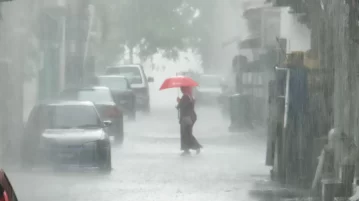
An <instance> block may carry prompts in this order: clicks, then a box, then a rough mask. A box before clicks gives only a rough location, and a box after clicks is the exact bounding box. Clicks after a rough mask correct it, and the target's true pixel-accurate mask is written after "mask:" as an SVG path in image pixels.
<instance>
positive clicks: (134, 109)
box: [128, 107, 136, 120]
mask: <svg viewBox="0 0 359 201" xmlns="http://www.w3.org/2000/svg"><path fill="white" fill-rule="evenodd" d="M128 118H129V119H130V120H136V108H135V107H134V108H132V110H131V111H130V113H129V114H128Z"/></svg>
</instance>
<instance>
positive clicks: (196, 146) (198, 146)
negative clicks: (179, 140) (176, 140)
mask: <svg viewBox="0 0 359 201" xmlns="http://www.w3.org/2000/svg"><path fill="white" fill-rule="evenodd" d="M193 126H194V124H192V125H191V126H190V130H189V133H190V134H189V135H190V142H191V149H193V150H196V152H197V154H199V153H200V152H201V148H202V145H201V144H199V142H198V141H197V139H196V137H194V135H193Z"/></svg>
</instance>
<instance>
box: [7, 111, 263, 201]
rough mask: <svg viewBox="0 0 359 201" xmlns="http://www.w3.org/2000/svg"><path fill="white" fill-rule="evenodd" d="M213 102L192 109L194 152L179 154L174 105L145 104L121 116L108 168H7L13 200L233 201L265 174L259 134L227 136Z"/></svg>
mask: <svg viewBox="0 0 359 201" xmlns="http://www.w3.org/2000/svg"><path fill="white" fill-rule="evenodd" d="M218 114H219V111H218V110H217V109H216V108H211V109H209V108H201V109H198V116H199V121H198V122H197V125H196V126H195V135H196V137H197V138H198V140H199V141H200V143H202V144H203V146H204V149H203V152H202V153H201V154H200V155H195V153H193V154H192V156H189V157H181V156H180V146H179V131H178V127H179V126H178V123H177V119H176V110H175V109H172V108H160V109H159V108H153V111H152V113H151V115H149V116H145V115H142V114H140V115H139V116H138V120H137V121H136V122H126V123H127V124H126V126H127V127H126V128H125V131H126V137H125V142H124V145H123V146H122V147H117V146H113V152H112V161H113V162H112V163H113V165H112V166H113V171H112V172H111V173H110V174H108V175H106V174H100V173H97V172H66V173H53V172H45V173H44V172H37V173H28V172H26V173H25V172H21V173H20V172H11V170H8V171H9V177H10V179H11V181H13V185H14V187H15V189H16V192H17V194H18V197H19V199H21V200H39V201H42V200H44V201H45V200H52V201H57V200H64V199H66V200H76V201H80V200H106V201H110V200H119V199H120V200H125V201H127V200H187V201H191V200H193V201H194V200H195V201H201V200H238V199H247V194H248V190H249V189H250V188H251V186H252V184H253V182H254V181H255V180H256V179H257V178H258V175H261V177H265V175H268V170H267V168H266V167H265V166H264V165H263V164H264V155H263V153H265V152H264V150H265V146H264V145H265V141H264V139H265V138H264V137H263V134H262V133H253V132H243V133H235V134H229V133H228V132H227V125H228V123H226V121H225V120H223V119H222V117H221V116H220V115H218Z"/></svg>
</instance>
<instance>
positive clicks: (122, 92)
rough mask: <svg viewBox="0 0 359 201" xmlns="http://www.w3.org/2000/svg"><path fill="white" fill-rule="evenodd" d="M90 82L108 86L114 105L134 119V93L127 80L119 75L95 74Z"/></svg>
mask: <svg viewBox="0 0 359 201" xmlns="http://www.w3.org/2000/svg"><path fill="white" fill-rule="evenodd" d="M90 84H94V85H101V86H105V87H108V88H109V89H110V90H111V92H112V96H113V98H114V101H115V103H116V105H117V106H118V107H119V108H121V110H122V111H124V113H125V114H127V115H128V117H129V118H130V119H136V95H135V93H134V92H133V90H132V88H131V84H130V82H129V80H128V79H127V78H126V77H125V76H121V75H101V76H96V77H95V78H94V79H93V81H92V82H91V83H90Z"/></svg>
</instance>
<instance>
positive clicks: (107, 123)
mask: <svg viewBox="0 0 359 201" xmlns="http://www.w3.org/2000/svg"><path fill="white" fill-rule="evenodd" d="M111 124H112V121H110V120H106V121H103V125H104V126H105V127H106V128H107V127H109V126H111Z"/></svg>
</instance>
